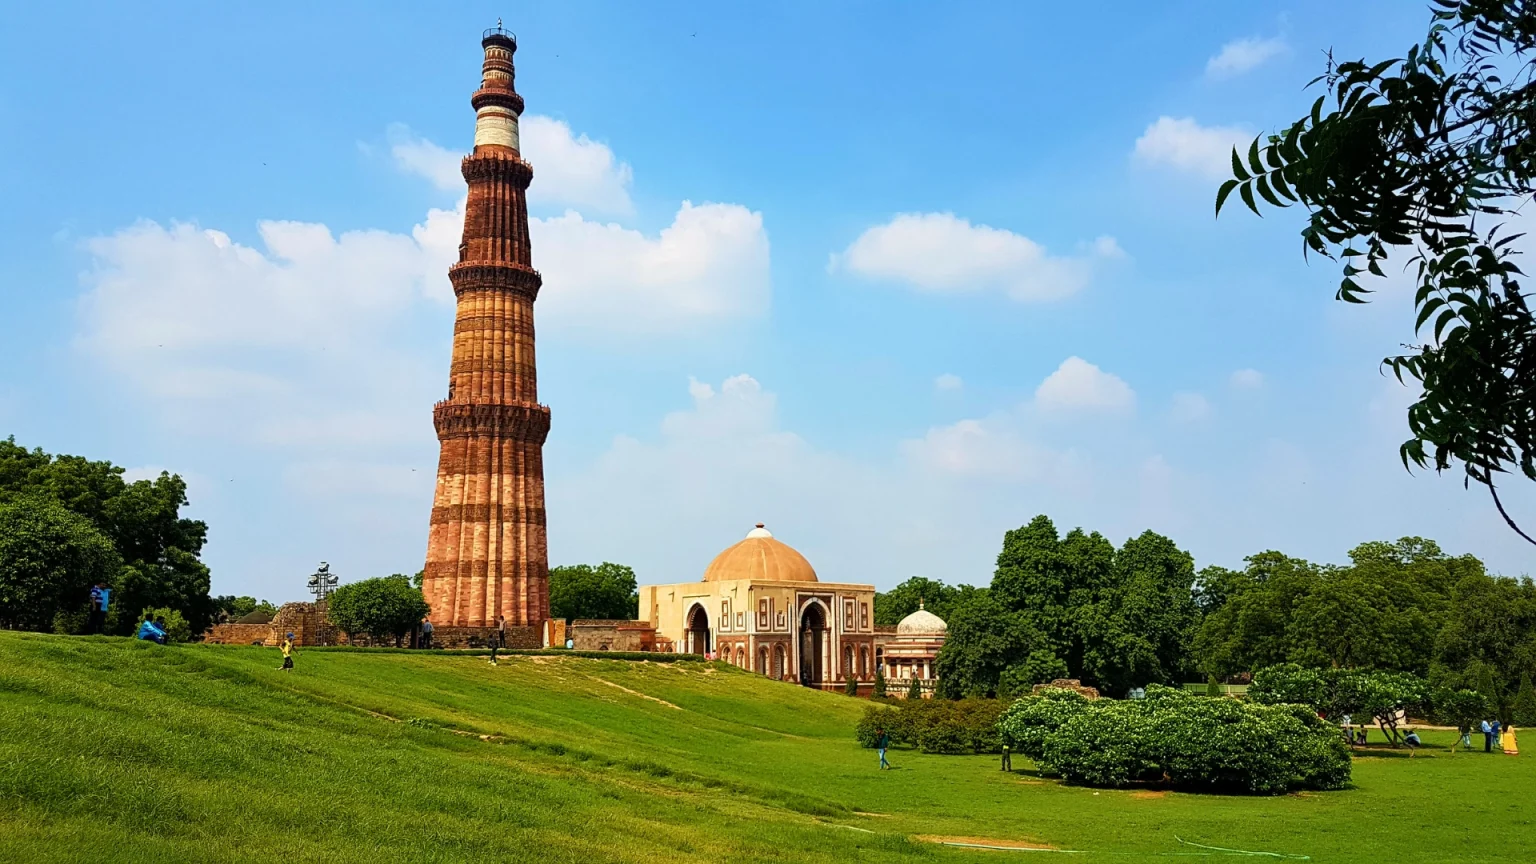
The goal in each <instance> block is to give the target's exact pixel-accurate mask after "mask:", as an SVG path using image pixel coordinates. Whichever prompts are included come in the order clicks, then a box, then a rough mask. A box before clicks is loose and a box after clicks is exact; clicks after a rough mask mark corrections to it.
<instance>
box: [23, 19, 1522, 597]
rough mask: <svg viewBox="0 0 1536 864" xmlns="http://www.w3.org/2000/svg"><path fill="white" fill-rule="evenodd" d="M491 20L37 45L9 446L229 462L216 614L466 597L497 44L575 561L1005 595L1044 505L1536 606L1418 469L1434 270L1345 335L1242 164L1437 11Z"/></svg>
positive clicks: (1473, 505)
mask: <svg viewBox="0 0 1536 864" xmlns="http://www.w3.org/2000/svg"><path fill="white" fill-rule="evenodd" d="M453 5H454V6H455V7H456V8H454V9H453V10H452V11H441V10H437V9H430V8H428V7H427V6H423V5H421V4H404V3H399V4H377V3H375V4H326V5H325V6H324V8H318V9H316V8H309V7H308V4H287V3H279V4H264V5H261V6H256V5H247V6H244V7H239V8H235V9H233V10H231V9H226V8H219V9H217V10H216V11H215V10H213V8H212V7H208V6H206V5H205V4H141V5H138V6H137V7H136V8H134V9H132V10H127V9H124V8H121V7H120V6H118V5H116V4H101V5H93V4H67V3H62V4H50V5H48V6H47V7H44V6H42V5H38V4H34V5H32V6H23V7H20V8H18V9H16V10H12V11H11V12H10V13H9V20H8V26H7V27H6V28H5V30H4V32H0V193H3V196H4V200H5V201H6V202H7V204H8V205H9V206H6V207H4V208H0V301H3V306H0V309H3V312H0V368H3V369H5V370H7V371H6V372H5V374H4V375H0V435H3V434H14V435H15V436H16V438H17V440H18V441H19V442H21V443H24V444H26V445H28V446H41V447H43V448H45V449H47V450H49V451H52V452H74V453H81V454H86V455H90V456H92V457H96V458H110V459H112V460H113V461H115V462H117V463H118V464H121V465H124V466H127V467H129V468H130V469H132V471H133V473H134V476H140V475H142V474H144V473H148V472H154V471H157V470H159V469H160V468H169V469H171V470H174V471H177V472H180V473H182V474H183V475H184V476H186V477H188V478H189V482H190V484H191V489H190V494H191V497H192V501H193V508H192V512H194V513H195V514H197V515H198V516H199V517H200V518H203V519H206V520H207V521H208V522H209V524H210V538H211V539H210V544H209V547H208V549H207V553H206V556H205V557H206V559H207V560H208V562H209V563H210V565H211V566H212V567H213V571H214V589H215V591H216V592H219V593H227V592H240V593H255V594H259V595H261V596H266V597H270V598H272V599H277V600H282V599H297V598H298V597H299V596H300V595H301V594H302V584H303V577H304V576H305V575H306V574H308V573H309V572H311V571H312V570H313V567H314V565H315V564H316V563H317V562H318V561H320V560H321V559H324V560H328V561H329V562H331V564H332V568H333V570H335V571H337V572H339V573H340V574H342V576H343V578H344V579H351V578H361V577H365V576H372V575H382V574H385V573H389V572H394V571H404V572H414V571H415V570H416V569H418V568H419V567H420V566H421V560H422V557H423V554H424V547H425V539H426V517H427V512H428V509H429V507H430V499H431V485H432V484H431V478H432V474H433V471H434V469H435V463H436V441H435V438H434V435H433V432H432V427H431V418H430V406H431V403H432V401H434V400H435V399H438V398H441V397H442V395H443V392H444V389H445V387H446V378H447V362H448V343H449V337H450V334H451V329H452V303H451V300H452V296H451V293H449V292H448V289H447V280H446V277H445V275H444V270H445V269H446V266H447V263H448V261H449V260H450V259H451V257H452V251H453V249H454V248H455V247H456V245H457V230H458V226H457V222H456V218H457V213H458V208H459V207H460V206H461V201H462V197H463V188H462V181H461V180H460V179H459V178H457V176H456V174H455V171H456V160H457V156H458V154H460V153H462V152H463V151H464V150H466V149H467V148H468V146H469V142H470V139H471V137H472V133H473V123H474V121H473V114H472V112H471V110H470V108H469V105H468V97H469V94H470V92H472V90H473V89H474V87H475V85H476V82H477V80H478V73H479V63H480V55H479V34H480V31H481V30H482V29H483V28H484V27H487V26H490V25H491V24H492V23H494V21H495V20H496V18H497V17H498V16H501V17H504V18H505V19H506V23H507V26H508V27H510V28H511V29H513V30H515V31H516V32H517V33H518V36H519V40H520V47H519V51H518V53H517V70H518V76H517V85H518V90H519V91H520V92H521V93H522V94H523V96H524V98H525V99H526V100H527V105H528V109H527V113H526V115H525V117H524V150H525V155H526V156H527V157H528V159H529V160H530V161H531V162H532V163H533V165H534V172H535V173H534V176H535V179H534V185H533V190H532V192H531V195H532V198H533V200H532V203H531V212H532V215H533V216H534V218H535V222H534V226H533V228H534V231H533V239H534V244H535V245H534V263H535V266H537V267H539V268H540V269H541V270H542V271H543V273H544V276H545V289H544V294H543V295H542V296H541V298H540V300H539V304H538V306H537V315H538V322H539V352H540V356H539V372H540V385H541V398H542V399H543V401H545V402H546V403H548V404H549V405H550V406H551V409H552V411H553V415H554V428H553V431H552V432H551V435H550V441H549V444H548V446H547V449H546V461H547V472H546V473H547V480H548V484H549V520H550V538H551V539H550V543H551V559H552V563H555V564H560V563H577V562H594V563H595V562H597V561H601V560H613V561H620V562H624V563H628V564H631V565H632V566H634V567H635V568H636V570H637V571H638V573H639V575H640V578H641V580H642V581H643V582H658V581H661V582H666V581H678V580H684V579H690V578H694V577H695V576H696V575H697V574H698V573H699V572H701V571H702V569H703V567H704V566H705V564H706V563H707V562H708V560H709V558H710V556H711V555H713V554H714V552H716V551H718V550H719V549H721V548H723V547H725V546H726V545H728V544H729V543H731V542H734V541H735V540H737V539H739V538H740V536H741V535H743V534H744V533H745V531H746V530H747V529H748V528H750V527H751V525H752V523H754V522H757V521H763V522H766V523H767V524H768V525H769V527H770V528H771V529H773V530H774V531H775V532H776V534H777V535H778V536H779V537H780V538H781V539H784V540H786V541H787V542H789V543H791V544H792V545H795V546H796V547H798V548H800V549H801V550H802V551H803V552H805V553H806V555H807V556H808V557H809V558H810V559H811V561H812V563H813V564H815V565H816V566H817V568H818V570H819V571H820V572H821V574H822V576H823V578H826V579H837V580H838V581H869V582H873V583H875V584H876V585H878V586H881V587H888V586H890V585H893V584H895V583H896V582H898V581H900V580H902V579H905V578H907V577H908V576H912V575H926V576H930V577H933V578H940V579H945V580H946V581H951V582H970V583H973V584H985V582H986V581H987V580H988V579H989V578H990V572H991V562H992V559H993V558H994V557H995V555H996V552H997V549H998V546H999V544H1000V541H1001V537H1002V533H1003V531H1005V530H1006V529H1008V528H1010V527H1016V526H1017V525H1019V524H1022V523H1023V522H1025V521H1027V520H1028V519H1029V518H1030V517H1032V516H1033V515H1034V514H1036V513H1040V512H1044V513H1047V514H1049V515H1051V516H1052V517H1053V518H1055V519H1056V521H1057V523H1058V525H1059V526H1061V527H1063V528H1066V527H1070V526H1073V525H1082V526H1084V527H1087V528H1090V529H1096V530H1099V531H1102V532H1104V533H1105V534H1106V535H1108V536H1109V537H1110V538H1111V539H1113V540H1115V541H1116V542H1119V541H1121V540H1123V539H1124V538H1125V537H1127V536H1129V535H1131V534H1134V533H1139V532H1140V531H1142V530H1144V529H1147V528H1151V529H1153V530H1158V531H1162V532H1164V533H1167V534H1169V535H1170V536H1172V537H1173V538H1174V539H1175V540H1176V541H1177V542H1179V543H1180V544H1181V545H1182V546H1184V547H1185V548H1187V549H1189V550H1190V551H1191V552H1192V553H1193V554H1194V555H1195V557H1196V560H1197V564H1199V565H1204V564H1207V563H1218V564H1225V565H1228V566H1237V565H1239V564H1240V562H1241V559H1242V557H1243V556H1244V555H1248V554H1251V553H1254V552H1258V551H1261V550H1264V549H1271V548H1273V549H1280V550H1283V551H1286V552H1288V553H1290V554H1294V555H1301V556H1305V557H1310V558H1314V559H1317V560H1324V561H1342V560H1343V559H1344V557H1345V553H1346V551H1347V550H1348V549H1349V548H1350V547H1351V546H1353V545H1354V544H1356V543H1358V542H1362V541H1365V540H1369V539H1390V538H1396V537H1399V536H1403V535H1409V534H1417V535H1422V536H1429V537H1433V538H1435V539H1437V540H1438V541H1439V542H1440V543H1441V544H1442V545H1443V546H1445V547H1446V548H1447V549H1448V550H1450V551H1453V552H1473V553H1475V554H1478V555H1480V556H1482V557H1483V558H1484V559H1485V560H1486V561H1488V562H1489V563H1490V565H1491V566H1492V567H1493V568H1494V569H1495V570H1497V571H1500V572H1504V573H1507V574H1517V573H1523V572H1527V571H1529V569H1530V567H1529V561H1530V554H1529V547H1528V546H1525V545H1524V544H1523V543H1521V542H1520V541H1519V540H1518V539H1517V538H1515V537H1514V536H1513V535H1512V534H1510V532H1508V530H1507V529H1505V528H1503V527H1502V525H1501V524H1500V523H1499V522H1498V520H1497V514H1496V513H1495V512H1494V511H1493V509H1492V507H1491V506H1490V505H1489V503H1488V500H1487V497H1486V495H1479V494H1478V493H1476V492H1467V491H1464V490H1463V489H1462V488H1461V486H1460V484H1459V482H1458V481H1456V480H1455V479H1454V478H1450V477H1446V478H1435V477H1433V476H1427V477H1424V476H1420V477H1410V476H1408V475H1407V474H1406V473H1405V472H1404V471H1403V470H1402V467H1401V465H1400V464H1399V463H1398V462H1397V458H1396V445H1397V444H1398V443H1399V442H1400V441H1401V439H1402V437H1403V434H1404V422H1403V416H1402V409H1403V407H1404V406H1405V405H1406V404H1407V402H1408V401H1409V400H1410V399H1411V394H1410V393H1408V392H1407V391H1404V390H1403V389H1402V388H1400V387H1397V386H1396V385H1395V384H1392V383H1391V382H1389V381H1387V380H1386V379H1383V378H1382V377H1381V376H1380V375H1379V374H1378V372H1377V369H1376V363H1377V361H1378V360H1379V359H1380V358H1381V357H1382V356H1383V355H1385V354H1387V353H1389V352H1391V351H1392V350H1393V349H1394V347H1395V346H1396V345H1397V344H1398V343H1400V342H1403V341H1406V340H1407V339H1408V338H1409V337H1410V335H1411V334H1410V333H1409V332H1408V330H1407V328H1408V326H1409V325H1408V322H1409V321H1410V320H1411V319H1410V317H1409V315H1408V312H1407V309H1406V306H1405V305H1404V303H1405V300H1404V297H1403V291H1402V290H1401V288H1402V286H1401V284H1400V283H1401V280H1400V279H1394V280H1390V281H1391V283H1392V284H1388V285H1386V286H1383V287H1384V291H1383V294H1382V297H1381V300H1380V302H1378V303H1376V304H1374V305H1373V306H1372V307H1370V308H1368V309H1363V310H1361V309H1346V308H1342V307H1340V306H1339V305H1338V304H1336V303H1335V302H1334V301H1333V300H1332V299H1331V298H1332V295H1333V289H1334V286H1335V285H1336V283H1337V280H1338V271H1337V268H1336V267H1334V266H1333V265H1331V264H1329V263H1327V262H1322V263H1317V262H1314V263H1312V264H1310V265H1309V264H1308V263H1307V262H1305V261H1304V260H1303V259H1302V256H1301V254H1300V243H1299V239H1298V237H1297V232H1298V230H1299V228H1300V224H1301V214H1299V213H1283V214H1270V215H1268V216H1267V217H1266V218H1265V219H1262V220H1261V219H1258V218H1255V217H1253V216H1251V215H1247V214H1244V213H1241V212H1236V211H1234V212H1232V213H1230V214H1229V215H1226V216H1224V217H1223V218H1222V219H1221V220H1220V221H1216V220H1215V219H1213V217H1212V212H1211V209H1212V201H1213V196H1214V191H1215V187H1216V186H1217V185H1218V184H1219V182H1220V180H1221V179H1222V175H1221V163H1222V154H1223V152H1224V149H1225V147H1226V146H1227V145H1228V144H1229V143H1230V142H1231V141H1232V140H1236V139H1241V138H1243V136H1244V135H1251V134H1253V133H1255V132H1258V131H1261V130H1264V129H1270V128H1274V127H1276V126H1279V125H1281V124H1283V123H1284V122H1286V121H1287V120H1289V119H1290V118H1292V117H1294V116H1296V115H1297V114H1299V113H1300V112H1301V111H1302V110H1304V109H1305V107H1306V106H1307V105H1308V104H1309V102H1310V99H1309V97H1308V94H1307V92H1305V91H1304V90H1303V86H1302V85H1304V84H1305V82H1306V81H1308V80H1309V79H1310V78H1312V77H1313V76H1314V75H1316V74H1318V73H1319V72H1320V71H1321V68H1322V58H1323V55H1322V51H1323V50H1324V49H1326V48H1329V47H1332V48H1333V49H1334V50H1335V52H1336V53H1337V54H1338V55H1339V56H1342V57H1358V56H1368V57H1372V58H1375V57H1384V56H1395V54H1396V53H1398V52H1401V51H1402V50H1403V49H1405V48H1406V46H1407V45H1408V44H1410V43H1411V42H1413V41H1414V40H1416V39H1418V38H1419V37H1420V36H1421V35H1422V32H1423V30H1424V28H1425V24H1426V21H1427V12H1426V11H1425V9H1424V8H1423V7H1422V6H1421V5H1420V4H1416V3H1404V2H1344V3H1337V2H1335V3H1321V2H1317V3H1312V2H1293V3H1275V4H1226V3H1215V2H1166V3H1158V4H1137V3H1106V4H1099V5H1096V6H1095V8H1094V11H1093V12H1092V14H1091V15H1090V14H1089V13H1085V12H1083V11H1081V10H1077V9H1072V10H1068V9H1067V8H1066V7H1062V6H1061V4H1052V5H1046V4H1026V3H979V2H978V3H949V4H916V3H894V2H887V3H874V2H867V3H855V2H850V3H841V4H819V3H810V2H803V3H800V2H792V3H779V4H771V5H767V6H764V5H762V4H757V6H756V8H754V6H753V5H751V4H708V3H648V4H639V3H596V2H566V3H519V4H515V5H514V6H508V7H501V8H498V7H497V6H495V5H492V4H483V3H465V4H453ZM829 6H830V7H831V8H828V7H829ZM1510 483H1511V485H1512V487H1514V488H1512V489H1511V491H1510V497H1511V498H1512V499H1513V500H1512V502H1511V503H1512V504H1513V505H1514V506H1515V507H1516V509H1517V512H1522V513H1525V514H1536V495H1533V494H1531V490H1529V489H1527V488H1523V487H1522V486H1521V484H1519V483H1517V482H1516V481H1510ZM1525 485H1529V484H1525Z"/></svg>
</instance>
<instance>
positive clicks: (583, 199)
mask: <svg viewBox="0 0 1536 864" xmlns="http://www.w3.org/2000/svg"><path fill="white" fill-rule="evenodd" d="M521 127H522V129H521V132H522V153H523V157H524V158H526V159H527V160H528V161H529V163H531V164H532V165H533V183H532V184H531V185H530V186H529V187H528V205H529V206H530V207H533V208H540V207H544V208H550V207H553V208H567V207H569V208H572V209H575V210H580V211H582V212H587V213H606V214H611V215H615V216H628V215H631V214H633V213H634V210H635V207H634V202H633V201H631V200H630V197H629V189H630V185H631V184H632V183H633V182H634V171H633V170H632V169H631V168H630V167H629V163H627V162H621V161H619V159H618V157H616V156H614V154H613V150H611V149H609V147H608V145H606V144H603V143H600V142H597V141H593V140H592V139H590V138H588V137H587V136H586V135H585V134H582V135H577V134H575V133H573V132H572V131H571V127H570V125H569V124H567V123H566V122H565V121H564V120H556V119H554V118H552V117H542V116H539V115H529V116H526V117H523V118H522V123H521ZM387 138H388V140H389V142H390V147H389V150H390V155H391V156H392V157H393V158H394V160H395V164H396V165H397V166H398V167H399V168H400V169H401V170H403V171H406V172H407V173H410V174H418V175H420V176H422V177H425V178H427V179H428V180H430V181H432V185H434V186H436V187H437V188H439V189H442V190H444V191H446V192H458V193H462V192H463V191H464V188H465V183H464V175H463V174H462V173H460V162H461V160H462V159H463V157H464V155H465V154H463V153H458V152H455V151H453V150H449V149H448V148H446V147H443V146H441V145H438V144H435V143H433V142H431V141H428V140H426V139H425V138H422V137H420V136H418V135H416V134H415V133H414V132H412V131H411V130H410V128H409V127H407V126H405V125H403V124H399V123H396V124H394V125H392V126H390V127H389V129H388V132H387Z"/></svg>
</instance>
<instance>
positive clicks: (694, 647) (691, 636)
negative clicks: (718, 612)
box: [683, 603, 709, 655]
mask: <svg viewBox="0 0 1536 864" xmlns="http://www.w3.org/2000/svg"><path fill="white" fill-rule="evenodd" d="M687 631H688V646H687V648H688V650H687V651H685V652H683V653H685V654H699V655H704V654H708V653H709V613H708V612H705V611H704V607H703V606H701V605H699V604H697V603H695V604H693V608H691V609H689V610H688V626H687Z"/></svg>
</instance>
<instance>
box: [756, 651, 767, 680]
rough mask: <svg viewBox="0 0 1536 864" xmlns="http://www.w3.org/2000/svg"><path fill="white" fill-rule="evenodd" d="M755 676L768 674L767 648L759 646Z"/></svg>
mask: <svg viewBox="0 0 1536 864" xmlns="http://www.w3.org/2000/svg"><path fill="white" fill-rule="evenodd" d="M757 674H759V675H767V674H768V646H767V645H761V646H759V647H758V649H757Z"/></svg>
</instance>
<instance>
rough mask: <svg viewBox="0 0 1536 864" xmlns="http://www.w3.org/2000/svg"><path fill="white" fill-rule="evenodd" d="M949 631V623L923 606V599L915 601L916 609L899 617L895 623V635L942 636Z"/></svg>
mask: <svg viewBox="0 0 1536 864" xmlns="http://www.w3.org/2000/svg"><path fill="white" fill-rule="evenodd" d="M948 633H949V625H948V624H945V623H944V619H943V618H940V617H939V616H937V615H935V614H933V613H932V612H929V611H928V610H926V609H924V608H923V601H921V600H919V601H917V611H916V612H913V613H912V614H911V615H908V616H907V617H905V618H903V619H901V622H900V623H899V624H897V625H896V635H897V636H944V635H947V634H948Z"/></svg>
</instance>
